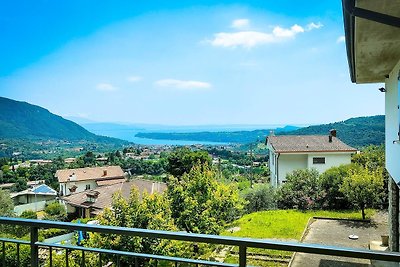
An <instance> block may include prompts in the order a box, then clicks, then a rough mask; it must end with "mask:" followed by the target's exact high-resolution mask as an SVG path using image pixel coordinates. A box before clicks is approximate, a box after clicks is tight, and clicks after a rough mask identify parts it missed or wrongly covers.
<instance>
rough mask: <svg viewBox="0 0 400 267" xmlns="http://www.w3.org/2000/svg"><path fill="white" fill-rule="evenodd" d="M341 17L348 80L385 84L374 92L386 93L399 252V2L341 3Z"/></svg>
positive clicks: (392, 244) (392, 236) (393, 232)
mask: <svg viewBox="0 0 400 267" xmlns="http://www.w3.org/2000/svg"><path fill="white" fill-rule="evenodd" d="M343 14H344V29H345V34H346V50H347V59H348V62H349V68H350V76H351V81H352V82H353V83H357V84H366V83H384V84H385V86H384V87H382V85H379V87H381V88H379V87H378V86H377V89H378V88H379V91H381V92H383V93H385V132H386V133H385V149H386V169H387V171H388V173H389V175H390V179H389V228H390V231H389V248H390V249H391V250H392V251H399V243H400V242H399V208H400V206H399V184H400V141H399V140H400V115H399V112H400V110H399V105H400V102H399V100H400V95H399V93H400V91H399V87H400V0H380V1H375V0H362V1H361V0H343ZM378 93H379V92H378V90H377V94H378Z"/></svg>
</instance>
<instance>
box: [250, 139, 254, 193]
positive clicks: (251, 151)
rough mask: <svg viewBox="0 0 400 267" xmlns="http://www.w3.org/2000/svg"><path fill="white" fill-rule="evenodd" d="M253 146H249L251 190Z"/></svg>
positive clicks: (251, 181) (251, 180)
mask: <svg viewBox="0 0 400 267" xmlns="http://www.w3.org/2000/svg"><path fill="white" fill-rule="evenodd" d="M253 164H254V162H253V144H250V187H251V188H253V179H254V176H253Z"/></svg>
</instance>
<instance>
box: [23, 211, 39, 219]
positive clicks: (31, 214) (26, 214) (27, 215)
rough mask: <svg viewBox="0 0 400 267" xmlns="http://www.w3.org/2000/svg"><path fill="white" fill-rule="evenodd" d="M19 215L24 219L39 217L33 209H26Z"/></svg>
mask: <svg viewBox="0 0 400 267" xmlns="http://www.w3.org/2000/svg"><path fill="white" fill-rule="evenodd" d="M19 217H21V218H24V219H37V214H36V212H34V211H33V210H25V211H23V212H22V214H21V216H19Z"/></svg>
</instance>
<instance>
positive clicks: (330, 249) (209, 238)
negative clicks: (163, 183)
mask: <svg viewBox="0 0 400 267" xmlns="http://www.w3.org/2000/svg"><path fill="white" fill-rule="evenodd" d="M0 224H6V225H13V226H25V227H29V228H30V240H29V241H26V240H18V239H6V238H0V242H1V243H2V257H1V261H2V263H3V266H5V257H6V255H5V251H6V249H5V244H6V243H14V244H16V250H17V253H16V257H17V259H16V261H17V263H18V264H17V266H19V257H20V255H19V248H20V246H21V245H27V246H30V261H31V266H32V267H38V266H39V248H45V249H48V250H49V255H48V260H49V262H50V266H53V263H52V255H53V253H52V251H53V249H56V248H57V249H64V250H65V251H66V253H65V255H66V257H65V265H66V266H68V261H69V259H68V253H69V252H71V251H73V250H78V251H81V252H82V263H81V266H85V252H92V253H98V254H99V266H102V262H101V261H102V259H101V255H104V254H111V255H112V256H113V257H114V258H115V262H113V264H114V265H113V266H120V265H121V264H120V258H121V257H132V258H133V259H134V261H135V265H136V266H138V259H143V258H144V259H151V260H155V261H156V262H157V261H159V260H162V261H170V262H174V263H175V266H177V265H179V263H185V264H191V265H195V266H239V267H244V266H246V260H247V249H248V248H260V249H272V250H281V251H291V252H303V253H312V254H321V255H330V256H341V257H350V258H360V259H370V260H380V261H392V262H400V253H393V252H379V251H372V250H366V249H355V248H344V247H334V246H324V245H318V244H305V243H295V242H280V241H276V240H266V239H251V238H238V237H227V236H216V235H203V234H190V233H184V232H168V231H158V230H148V229H137V228H125V227H113V226H104V225H88V224H78V223H68V222H56V221H44V220H30V219H21V218H9V217H0ZM50 228H54V229H67V230H71V231H84V232H96V233H103V234H114V235H126V236H136V237H146V238H157V239H168V240H180V241H188V242H194V243H207V244H219V245H229V246H237V247H238V248H239V264H227V263H221V262H215V261H207V260H198V259H188V258H180V257H171V256H164V255H153V254H142V253H135V252H129V251H118V250H110V249H100V248H93V247H82V246H73V245H62V244H60V245H58V244H50V243H44V242H39V240H38V236H39V235H38V233H39V230H40V229H50ZM0 255H1V254H0Z"/></svg>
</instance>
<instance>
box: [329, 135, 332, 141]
mask: <svg viewBox="0 0 400 267" xmlns="http://www.w3.org/2000/svg"><path fill="white" fill-rule="evenodd" d="M329 143H332V135H331V134H330V135H329Z"/></svg>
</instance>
